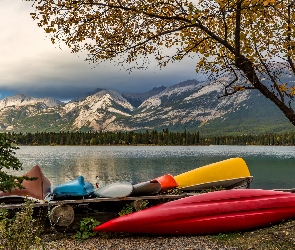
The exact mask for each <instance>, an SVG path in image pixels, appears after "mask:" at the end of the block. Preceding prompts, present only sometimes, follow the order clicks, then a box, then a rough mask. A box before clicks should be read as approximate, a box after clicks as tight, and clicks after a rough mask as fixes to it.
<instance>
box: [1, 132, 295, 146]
mask: <svg viewBox="0 0 295 250" xmlns="http://www.w3.org/2000/svg"><path fill="white" fill-rule="evenodd" d="M6 134H7V135H8V136H9V137H10V138H11V139H12V140H13V141H14V142H15V143H16V144H17V145H36V146H37V145H51V146H56V145H158V146H165V145H172V146H173V145H175V146H182V145H295V131H291V132H288V133H273V134H272V133H267V134H259V135H252V134H243V135H230V136H226V135H220V136H212V137H210V136H202V135H200V133H199V131H196V132H187V131H186V130H185V131H183V132H171V131H169V130H168V128H166V129H163V130H162V131H160V132H159V131H156V130H152V131H149V130H146V131H144V132H134V131H126V132H120V131H118V132H59V133H54V132H40V133H39V132H37V133H14V132H12V133H6Z"/></svg>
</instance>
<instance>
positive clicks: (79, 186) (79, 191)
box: [51, 175, 94, 200]
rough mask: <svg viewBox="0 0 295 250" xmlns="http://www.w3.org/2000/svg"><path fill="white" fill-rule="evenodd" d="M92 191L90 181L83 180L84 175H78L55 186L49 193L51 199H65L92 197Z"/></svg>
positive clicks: (92, 187)
mask: <svg viewBox="0 0 295 250" xmlns="http://www.w3.org/2000/svg"><path fill="white" fill-rule="evenodd" d="M93 192H94V186H93V185H92V184H91V183H90V182H87V181H85V180H84V177H83V176H82V175H80V176H78V177H77V178H76V179H75V180H72V181H69V182H66V183H63V184H61V185H59V186H57V187H55V188H54V190H53V192H52V194H51V195H52V197H53V200H61V199H65V200H67V199H78V198H82V197H84V198H87V197H92V196H93Z"/></svg>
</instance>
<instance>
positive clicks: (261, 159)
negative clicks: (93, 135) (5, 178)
mask: <svg viewBox="0 0 295 250" xmlns="http://www.w3.org/2000/svg"><path fill="white" fill-rule="evenodd" d="M16 156H17V157H18V158H19V159H20V161H21V162H22V163H23V168H24V170H23V171H21V172H18V173H15V174H17V175H20V174H23V173H25V172H27V171H28V170H29V169H31V168H32V167H33V166H35V165H39V166H40V167H41V168H42V171H43V173H44V175H45V176H46V177H47V178H48V179H49V180H50V181H51V184H52V188H54V187H55V186H56V185H59V184H61V183H63V182H67V181H70V180H73V179H74V178H75V177H77V176H79V175H83V176H84V177H85V180H87V181H90V182H91V183H93V184H95V182H96V178H95V177H96V176H99V178H100V179H101V180H102V181H103V182H104V183H105V184H109V183H112V182H114V181H120V180H127V181H130V182H132V183H138V182H141V181H147V180H150V179H153V178H155V177H159V176H161V175H163V174H167V173H169V174H172V175H177V174H180V173H182V172H185V171H189V170H192V169H195V168H197V167H200V166H204V165H207V164H210V163H214V162H218V161H221V160H225V159H228V158H233V157H242V158H243V159H244V160H245V161H246V163H247V165H248V167H249V170H250V173H251V175H252V176H254V180H253V182H252V184H251V188H262V189H278V188H295V147H294V146H20V149H18V150H16Z"/></svg>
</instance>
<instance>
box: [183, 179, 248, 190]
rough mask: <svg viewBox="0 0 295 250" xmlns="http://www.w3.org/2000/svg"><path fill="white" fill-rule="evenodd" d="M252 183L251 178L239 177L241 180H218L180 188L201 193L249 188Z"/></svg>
mask: <svg viewBox="0 0 295 250" xmlns="http://www.w3.org/2000/svg"><path fill="white" fill-rule="evenodd" d="M252 181H253V176H249V177H241V178H234V179H229V180H220V181H214V182H208V183H200V184H197V185H192V186H188V187H183V188H180V190H182V191H201V190H205V189H210V188H220V187H222V188H224V189H232V188H239V187H247V188H249V187H250V184H251V182H252Z"/></svg>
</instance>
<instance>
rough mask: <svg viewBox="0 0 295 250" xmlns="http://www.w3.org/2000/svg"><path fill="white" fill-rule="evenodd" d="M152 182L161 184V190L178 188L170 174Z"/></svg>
mask: <svg viewBox="0 0 295 250" xmlns="http://www.w3.org/2000/svg"><path fill="white" fill-rule="evenodd" d="M154 180H156V181H158V182H159V183H160V184H161V190H167V189H171V188H176V187H177V186H178V183H177V182H176V180H175V179H174V177H173V176H172V175H171V174H165V175H162V176H160V177H158V178H156V179H154ZM154 180H152V181H154Z"/></svg>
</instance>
